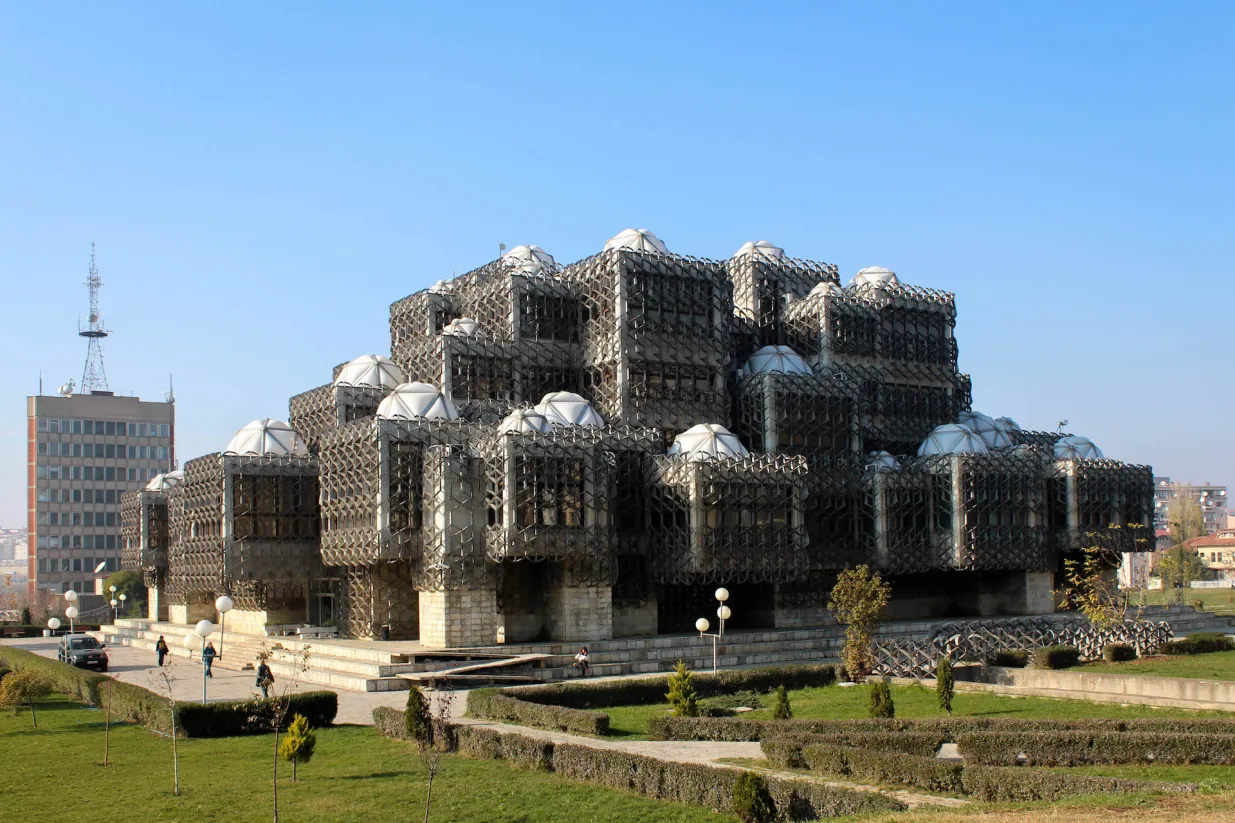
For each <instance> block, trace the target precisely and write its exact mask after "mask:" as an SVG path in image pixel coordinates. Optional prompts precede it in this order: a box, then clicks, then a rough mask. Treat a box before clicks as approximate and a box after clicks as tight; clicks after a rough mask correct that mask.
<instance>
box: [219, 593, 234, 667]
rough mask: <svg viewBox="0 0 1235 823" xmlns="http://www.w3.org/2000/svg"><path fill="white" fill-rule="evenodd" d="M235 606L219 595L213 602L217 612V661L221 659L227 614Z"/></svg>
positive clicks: (228, 598) (227, 598) (222, 595)
mask: <svg viewBox="0 0 1235 823" xmlns="http://www.w3.org/2000/svg"><path fill="white" fill-rule="evenodd" d="M235 606H236V604H235V603H234V602H233V601H232V599H231V598H230V597H228V596H227V595H225V594H221V595H219V599H218V600H216V601H214V607H215V608H216V609H218V612H219V659H220V660H222V659H223V635H224V633H225V632H226V631H227V613H228V612H230V611H231V610H232V609H233V608H235Z"/></svg>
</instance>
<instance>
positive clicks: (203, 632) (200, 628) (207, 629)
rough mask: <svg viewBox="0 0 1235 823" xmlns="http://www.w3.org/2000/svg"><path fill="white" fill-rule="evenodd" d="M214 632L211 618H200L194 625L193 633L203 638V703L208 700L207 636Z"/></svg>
mask: <svg viewBox="0 0 1235 823" xmlns="http://www.w3.org/2000/svg"><path fill="white" fill-rule="evenodd" d="M213 632H214V624H213V623H211V622H210V621H209V620H199V621H197V625H196V626H194V627H193V634H196V635H197V636H198V637H200V638H201V639H202V703H203V704H204V703H205V702H206V638H207V637H209V636H210V635H211V634H212V633H213Z"/></svg>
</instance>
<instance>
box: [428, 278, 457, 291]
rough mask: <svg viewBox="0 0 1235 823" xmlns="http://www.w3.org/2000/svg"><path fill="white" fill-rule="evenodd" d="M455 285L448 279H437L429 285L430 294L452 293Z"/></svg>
mask: <svg viewBox="0 0 1235 823" xmlns="http://www.w3.org/2000/svg"><path fill="white" fill-rule="evenodd" d="M454 290H455V286H454V284H453V283H451V282H450V281H449V280H439V281H437V282H436V283H434V284H433V285H432V286H430V287H429V292H430V293H431V294H453V293H454Z"/></svg>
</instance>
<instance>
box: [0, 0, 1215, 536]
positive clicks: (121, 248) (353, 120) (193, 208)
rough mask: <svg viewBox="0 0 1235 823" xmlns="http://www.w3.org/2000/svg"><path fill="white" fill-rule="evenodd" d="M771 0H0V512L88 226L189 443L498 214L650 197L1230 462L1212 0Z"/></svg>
mask: <svg viewBox="0 0 1235 823" xmlns="http://www.w3.org/2000/svg"><path fill="white" fill-rule="evenodd" d="M752 5H753V4H752ZM761 5H762V6H764V7H763V8H760V9H758V10H755V9H752V8H750V7H744V6H739V5H737V4H722V3H678V2H674V3H651V4H646V5H644V4H640V3H632V2H623V3H619V4H611V5H601V4H567V3H558V4H553V5H540V6H533V5H530V4H518V5H516V4H503V5H486V4H482V3H478V2H470V3H454V4H435V5H434V6H433V7H419V6H413V5H412V4H405V3H384V4H377V3H364V2H356V3H347V4H341V3H324V2H321V3H308V2H296V3H291V2H288V3H251V2H231V3H225V2H212V3H208V4H207V3H173V4H169V3H149V4H141V3H106V4H103V3H68V4H62V3H57V2H38V3H30V2H19V1H18V0H7V1H6V2H3V3H0V282H2V284H3V300H2V301H0V345H2V347H3V351H4V354H5V356H4V357H3V359H2V360H0V364H2V365H0V369H2V370H3V371H2V372H0V378H2V379H0V386H3V389H2V391H3V397H2V398H0V399H2V400H3V403H2V404H0V406H2V408H3V409H5V412H4V414H3V415H2V416H0V435H2V437H0V441H2V446H0V524H4V525H18V524H22V523H24V522H25V513H24V507H25V503H24V501H25V477H24V466H25V463H24V460H25V458H24V445H23V443H24V413H25V412H24V408H25V406H24V397H25V396H26V395H27V394H31V393H33V392H34V391H35V390H36V388H37V380H38V375H39V371H40V370H42V372H43V374H44V378H45V381H46V385H47V387H48V390H49V391H50V390H52V389H54V387H55V386H57V385H59V384H60V383H61V382H63V381H65V380H67V379H68V378H70V377H73V378H75V379H80V375H81V368H82V362H83V360H84V355H85V346H84V345H83V341H81V340H80V339H79V338H78V337H77V336H76V334H75V332H76V322H77V319H78V316H79V315H81V314H83V313H84V311H85V304H86V293H85V289H84V287H83V286H82V281H83V280H84V278H85V274H86V266H87V261H88V255H89V248H90V242H91V241H95V242H97V243H98V244H99V267H100V270H101V272H102V275H103V278H104V281H105V283H106V285H105V287H104V290H103V314H104V318H105V320H106V323H107V325H108V326H109V327H110V328H111V329H112V330H113V332H114V333H113V336H112V337H111V338H110V339H109V340H108V346H107V367H108V375H109V377H110V379H111V385H112V388H113V389H115V390H117V391H120V392H134V393H138V394H140V395H142V396H143V397H147V398H158V397H159V395H160V393H161V391H162V390H163V389H164V387H165V385H166V382H167V374H168V372H174V373H175V378H176V394H177V397H178V433H179V438H178V451H179V456H180V457H181V459H182V460H183V459H184V458H189V457H193V456H196V455H199V454H203V453H206V452H209V451H214V450H216V449H218V448H220V447H222V446H223V444H224V443H226V441H227V439H228V438H229V437H230V436H231V434H232V432H233V431H234V430H235V429H237V428H238V427H240V426H241V425H243V424H244V423H246V422H248V421H249V420H251V419H253V418H255V417H261V416H267V415H269V416H274V417H285V416H286V414H287V398H288V396H289V395H292V394H295V393H297V392H300V391H303V390H305V389H309V388H312V387H313V386H317V385H320V384H322V383H324V382H326V381H327V380H328V379H329V378H330V370H331V367H332V366H333V365H334V364H336V363H338V362H340V361H343V360H346V359H349V358H351V357H353V356H355V355H358V354H361V353H366V352H385V351H387V350H388V348H389V338H388V333H387V322H386V321H387V311H388V306H389V304H390V303H391V302H392V301H394V300H396V299H398V298H400V297H402V296H404V295H406V294H408V293H410V292H412V291H415V290H417V289H420V288H423V287H425V286H427V285H429V284H431V283H433V282H434V281H436V280H438V279H440V278H443V277H449V276H450V275H451V274H452V273H462V272H464V271H466V270H469V269H471V268H473V267H475V266H477V265H480V264H482V263H484V262H486V261H487V260H489V259H491V258H493V257H495V256H496V254H497V248H498V243H501V242H504V243H507V244H508V245H514V244H518V243H537V244H540V245H542V246H544V247H545V248H546V249H547V250H548V251H550V252H551V253H552V254H554V255H555V256H556V257H557V258H558V259H559V260H560V261H563V262H569V261H572V260H575V259H578V258H580V257H583V256H586V255H588V254H591V253H593V252H595V251H597V250H598V249H600V247H601V246H602V244H603V243H604V241H605V239H606V238H608V237H609V236H611V235H613V234H615V233H617V232H618V231H619V230H621V229H623V228H625V227H627V226H646V227H648V228H650V229H652V230H653V231H655V232H656V233H657V234H659V235H660V236H661V237H662V238H663V239H664V240H665V241H666V243H667V244H668V246H669V248H670V249H671V250H674V251H678V252H682V253H686V254H692V255H699V256H708V257H727V256H728V255H730V254H731V253H732V252H733V251H734V250H735V249H737V247H738V246H739V245H741V244H742V243H743V242H744V241H746V240H753V239H760V238H767V239H769V240H772V241H773V242H775V243H776V244H778V245H781V246H783V247H785V248H786V249H787V250H788V252H789V253H790V254H793V255H795V256H799V257H807V258H813V259H819V260H826V261H831V262H835V263H837V264H838V265H839V266H840V268H841V271H842V274H843V275H844V276H845V278H846V279H847V278H848V277H849V276H851V275H852V274H853V273H854V272H855V271H856V270H857V269H858V268H860V267H862V266H867V265H883V266H888V267H890V268H892V269H894V270H896V271H897V272H898V273H899V274H900V276H901V277H902V279H903V280H905V281H906V282H909V283H913V284H919V285H925V286H931V287H935V288H942V289H948V290H951V291H954V292H955V293H956V296H957V303H958V306H959V311H960V322H959V324H958V327H957V334H958V339H959V342H960V352H961V366H962V368H963V369H964V370H966V371H968V372H970V373H971V374H972V375H973V379H974V400H975V408H977V409H979V410H981V411H984V412H987V413H988V414H991V415H1009V416H1011V417H1014V418H1015V419H1017V420H1018V421H1020V422H1021V423H1022V424H1023V425H1025V426H1027V427H1036V428H1053V427H1054V426H1055V424H1056V423H1057V422H1058V421H1059V420H1060V419H1063V418H1067V419H1068V420H1070V421H1071V423H1070V425H1069V428H1070V429H1071V430H1073V431H1076V432H1078V433H1083V434H1086V435H1089V436H1091V437H1092V438H1093V439H1094V440H1095V441H1096V442H1097V443H1098V444H1099V445H1100V446H1102V447H1103V448H1104V449H1105V450H1106V451H1107V453H1108V454H1109V455H1112V456H1117V457H1120V458H1123V459H1127V460H1131V461H1136V462H1146V463H1152V464H1153V465H1154V467H1155V469H1157V470H1158V471H1159V472H1164V473H1169V474H1172V475H1175V476H1177V477H1180V478H1185V479H1191V480H1193V481H1197V482H1203V481H1206V480H1208V481H1212V482H1226V481H1235V477H1233V476H1232V475H1231V472H1230V466H1231V462H1232V461H1231V458H1232V451H1233V447H1232V436H1231V432H1230V430H1229V421H1230V408H1231V405H1232V400H1233V397H1232V395H1233V394H1235V392H1233V391H1232V382H1231V380H1230V379H1229V372H1230V368H1229V357H1228V350H1229V341H1230V331H1231V309H1232V306H1233V305H1235V301H1233V300H1232V297H1233V296H1235V295H1233V289H1235V287H1233V286H1232V274H1233V272H1232V269H1233V268H1235V266H1233V263H1232V261H1235V231H1233V229H1235V209H1233V208H1232V200H1231V198H1232V191H1233V189H1235V186H1233V183H1235V160H1233V156H1235V151H1233V149H1232V146H1233V145H1235V129H1233V128H1232V126H1233V125H1235V122H1233V121H1235V115H1233V114H1232V112H1235V106H1233V105H1232V104H1233V103H1235V100H1233V99H1232V98H1233V96H1235V91H1233V90H1235V49H1233V48H1232V41H1231V36H1232V31H1235V5H1232V4H1230V3H1212V4H1201V3H1131V2H1126V0H1121V2H1110V3H1083V4H1078V3H1032V4H1011V3H985V2H984V3H975V4H972V5H962V4H959V3H947V4H935V3H924V2H923V3H908V2H905V3H856V2H854V3H847V4H840V3H806V4H802V5H789V4H761ZM579 6H583V8H580V7H579Z"/></svg>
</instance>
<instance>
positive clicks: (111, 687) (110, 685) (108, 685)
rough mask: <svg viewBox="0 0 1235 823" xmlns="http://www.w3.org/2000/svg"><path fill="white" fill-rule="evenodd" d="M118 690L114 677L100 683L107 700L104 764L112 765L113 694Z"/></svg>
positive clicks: (105, 709)
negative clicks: (110, 753)
mask: <svg viewBox="0 0 1235 823" xmlns="http://www.w3.org/2000/svg"><path fill="white" fill-rule="evenodd" d="M115 691H116V680H115V678H113V677H108V678H107V680H105V681H104V682H102V683H100V684H99V692H100V693H104V692H105V693H106V695H105V696H106V697H107V700H106V702H104V704H103V765H104V766H110V765H111V761H110V760H109V759H108V753H109V751H110V748H111V701H112V695H113V694H114V693H115Z"/></svg>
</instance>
